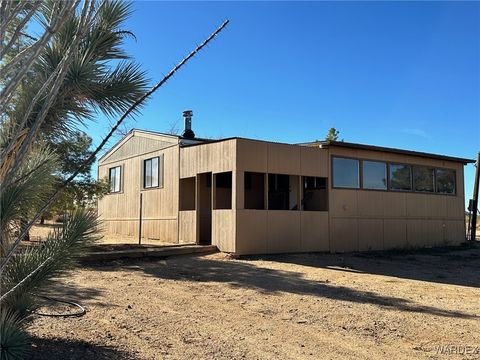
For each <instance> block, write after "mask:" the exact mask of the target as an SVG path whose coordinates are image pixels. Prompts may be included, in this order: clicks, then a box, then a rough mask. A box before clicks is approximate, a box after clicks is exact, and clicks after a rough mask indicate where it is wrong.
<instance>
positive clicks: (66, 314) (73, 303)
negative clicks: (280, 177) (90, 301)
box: [35, 295, 87, 317]
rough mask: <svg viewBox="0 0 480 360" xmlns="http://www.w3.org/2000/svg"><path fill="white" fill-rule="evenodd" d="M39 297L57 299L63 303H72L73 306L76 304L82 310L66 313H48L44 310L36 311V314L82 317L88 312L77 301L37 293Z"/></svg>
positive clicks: (56, 300)
mask: <svg viewBox="0 0 480 360" xmlns="http://www.w3.org/2000/svg"><path fill="white" fill-rule="evenodd" d="M37 297H39V298H42V299H46V300H50V301H55V302H59V303H63V304H68V305H72V306H75V307H77V308H79V309H80V311H78V312H75V313H64V314H48V313H42V312H35V314H37V315H40V316H50V317H80V316H83V315H85V314H86V312H87V311H86V310H85V308H84V307H83V306H82V305H80V304H77V303H76V302H73V301H68V300H61V299H57V298H53V297H50V296H45V295H37Z"/></svg>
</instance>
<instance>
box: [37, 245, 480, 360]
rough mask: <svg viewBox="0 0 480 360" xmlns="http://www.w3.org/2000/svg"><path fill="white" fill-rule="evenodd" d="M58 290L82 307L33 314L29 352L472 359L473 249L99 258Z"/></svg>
mask: <svg viewBox="0 0 480 360" xmlns="http://www.w3.org/2000/svg"><path fill="white" fill-rule="evenodd" d="M56 294H57V295H61V296H64V297H67V298H70V299H73V300H78V301H80V302H81V303H82V304H83V305H84V306H85V307H86V308H87V311H88V312H87V314H86V315H85V316H83V317H81V318H66V319H64V318H47V317H38V318H36V320H35V321H34V323H33V324H32V326H31V328H30V332H31V333H32V335H33V336H34V349H33V350H34V352H33V354H34V357H33V358H34V359H50V360H55V359H62V360H64V359H186V360H187V359H188V360H194V359H282V360H284V359H391V360H393V359H416V358H419V359H457V358H458V359H479V358H480V249H478V248H477V249H473V250H462V251H449V252H445V251H439V252H436V251H435V252H429V253H422V254H409V253H399V254H382V255H361V254H357V255H345V256H340V255H317V254H311V255H288V256H287V255H285V256H284V255H282V256H267V257H262V258H249V259H242V260H232V259H228V258H226V257H225V256H224V255H222V254H214V255H209V256H202V257H178V258H169V259H165V260H155V261H125V262H117V263H106V264H99V265H92V266H87V267H84V268H83V269H81V270H79V271H77V272H75V273H74V274H72V276H71V277H70V278H68V279H65V280H62V282H61V283H59V284H58V287H57V289H56ZM48 310H52V309H48ZM439 347H441V349H440V351H443V354H439V353H438V352H439ZM455 351H457V352H463V353H466V354H452V352H455ZM448 352H450V354H448Z"/></svg>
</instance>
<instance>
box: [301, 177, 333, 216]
mask: <svg viewBox="0 0 480 360" xmlns="http://www.w3.org/2000/svg"><path fill="white" fill-rule="evenodd" d="M302 180H303V181H302V183H303V189H302V210H305V211H328V190H327V178H325V177H316V176H303V178H302Z"/></svg>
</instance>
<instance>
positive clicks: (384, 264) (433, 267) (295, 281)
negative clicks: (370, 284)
mask: <svg viewBox="0 0 480 360" xmlns="http://www.w3.org/2000/svg"><path fill="white" fill-rule="evenodd" d="M447 254H450V253H447ZM447 254H445V256H446V257H445V258H442V259H441V260H439V261H438V262H433V263H432V262H429V261H426V259H423V258H422V256H431V255H418V256H420V257H419V258H418V259H417V258H415V260H413V259H409V258H408V257H403V254H402V255H389V257H384V258H382V257H380V258H378V257H370V255H368V256H359V255H344V256H338V255H325V254H308V255H305V254H303V255H277V256H273V255H271V256H264V257H262V259H264V260H269V261H281V262H288V263H293V264H299V265H303V266H313V267H319V268H328V269H333V270H339V271H351V272H356V273H359V272H360V273H361V272H366V273H369V274H380V275H388V276H398V277H405V278H409V279H418V280H426V279H430V278H431V279H435V278H436V277H437V275H436V274H443V273H449V272H451V271H458V266H460V265H459V264H458V263H456V262H458V261H457V260H454V261H453V262H452V263H450V264H449V263H448V256H447ZM477 254H478V251H477ZM450 255H451V254H450ZM371 256H373V255H371ZM385 256H386V255H385ZM250 259H253V258H250ZM257 259H258V258H257ZM474 262H475V265H473V264H472V266H471V267H472V268H474V267H475V266H476V267H478V266H479V264H478V261H474ZM455 263H456V264H455ZM257 265H258V264H257V263H256V262H255V261H233V260H231V261H228V260H227V261H226V260H222V259H220V260H216V259H212V258H205V257H193V256H192V257H176V258H169V259H166V260H160V261H158V260H155V261H147V260H143V261H139V260H135V261H125V262H117V263H116V264H105V265H103V266H101V270H102V271H116V270H119V269H121V270H124V271H140V272H143V273H145V274H148V275H149V276H154V277H157V278H161V279H170V280H176V281H198V282H219V283H228V284H229V285H231V286H238V287H243V288H250V289H255V290H257V291H260V292H263V293H267V294H274V293H278V292H286V293H293V294H300V295H313V296H318V297H323V298H328V299H334V300H340V301H345V302H355V303H363V304H374V305H378V306H381V307H384V308H390V309H395V310H400V311H411V312H419V313H429V314H432V315H437V316H445V317H461V318H474V317H476V316H475V315H472V314H467V313H463V312H460V311H449V310H444V309H440V308H437V307H434V306H425V305H422V304H418V303H416V302H414V301H411V300H408V299H405V298H399V297H391V296H383V295H380V294H378V293H374V292H371V291H362V290H358V289H353V288H350V287H346V286H341V285H335V284H332V283H330V282H328V280H327V279H326V280H325V281H314V280H310V279H306V278H304V277H303V273H301V272H293V271H281V270H276V269H271V268H265V267H259V266H257ZM467 272H469V273H468V275H467ZM467 272H466V273H465V276H469V277H472V278H473V277H476V279H470V280H468V281H466V280H465V283H464V284H463V285H465V284H467V283H468V284H470V285H469V286H478V285H479V284H478V281H479V279H480V276H479V274H478V269H476V270H475V271H472V269H470V268H469V269H468V271H467ZM438 280H442V281H440V282H447V281H446V280H447V279H445V278H442V279H438ZM459 282H460V281H459Z"/></svg>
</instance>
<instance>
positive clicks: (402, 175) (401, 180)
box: [390, 164, 412, 191]
mask: <svg viewBox="0 0 480 360" xmlns="http://www.w3.org/2000/svg"><path fill="white" fill-rule="evenodd" d="M390 189H391V190H403V191H411V190H412V168H411V166H410V165H404V164H390Z"/></svg>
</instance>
